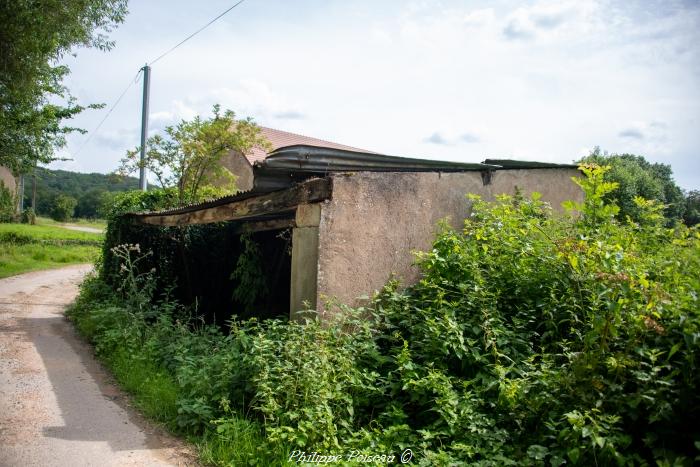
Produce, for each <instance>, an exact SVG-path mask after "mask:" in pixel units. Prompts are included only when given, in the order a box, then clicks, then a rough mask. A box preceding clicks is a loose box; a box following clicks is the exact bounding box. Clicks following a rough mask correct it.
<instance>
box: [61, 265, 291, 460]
mask: <svg viewBox="0 0 700 467" xmlns="http://www.w3.org/2000/svg"><path fill="white" fill-rule="evenodd" d="M81 289H82V292H81V295H80V296H79V297H78V300H77V301H76V302H75V303H74V304H73V305H71V306H70V307H69V308H68V310H67V312H66V315H67V316H68V318H69V319H70V320H71V321H73V322H74V324H75V326H76V328H77V330H78V332H79V333H80V334H81V335H82V336H83V337H84V338H85V339H86V340H88V341H89V342H91V343H92V344H93V345H94V346H95V354H96V356H97V358H98V359H99V360H100V361H102V362H103V363H104V364H105V366H106V367H107V368H108V369H109V370H110V371H111V373H112V374H113V375H114V378H115V380H116V381H117V383H118V385H119V386H120V387H121V388H122V389H123V390H124V391H125V392H126V393H128V394H129V395H130V398H131V401H132V402H133V404H134V406H135V407H136V408H137V409H138V410H139V411H140V412H141V413H142V414H143V415H144V416H146V417H147V418H148V419H150V420H152V421H154V422H156V423H157V424H158V425H160V426H162V427H163V428H165V429H166V430H167V431H169V432H170V433H172V434H173V435H175V436H179V437H184V438H185V439H187V440H188V441H189V442H190V443H192V444H194V445H195V446H196V448H197V451H198V453H199V457H200V460H201V461H202V462H203V463H204V464H206V465H215V466H222V467H223V466H238V465H261V466H268V465H279V466H286V465H291V463H290V462H289V461H288V456H289V450H288V449H287V448H286V446H283V445H278V446H277V449H275V450H274V451H273V452H271V451H270V450H269V449H267V450H266V449H261V447H263V446H265V444H266V443H265V435H264V429H263V427H262V425H261V424H260V423H259V422H257V421H255V420H249V419H246V418H245V417H244V416H243V415H242V414H239V413H237V412H234V411H232V410H228V409H227V410H226V415H225V416H223V417H220V418H216V419H214V420H211V422H210V423H209V424H208V425H207V426H206V427H204V429H202V430H199V429H195V430H194V431H193V429H192V427H191V425H189V424H183V423H182V419H183V409H184V408H185V407H183V401H184V400H187V397H188V394H187V393H186V389H185V388H184V387H183V385H182V384H180V383H181V382H179V381H178V379H177V376H176V375H175V374H173V372H171V371H168V370H167V369H166V368H165V367H164V366H163V365H162V364H160V363H158V360H159V355H158V353H159V352H158V350H156V349H158V348H162V347H164V346H167V345H172V342H171V339H172V338H173V337H174V336H172V335H170V336H169V337H165V336H166V334H167V333H166V334H160V333H159V332H155V331H154V329H153V328H152V327H151V326H145V327H144V326H143V325H142V324H143V323H141V324H138V323H139V320H134V315H133V314H132V313H131V312H129V311H128V310H127V309H126V308H124V306H123V304H122V303H120V300H116V301H115V298H116V295H115V294H114V291H113V290H112V289H111V288H110V287H108V286H106V284H104V283H103V282H101V281H100V280H98V279H96V278H95V277H91V278H88V279H87V280H86V281H85V282H84V283H83V285H82V286H81ZM183 357H185V356H183ZM185 358H187V357H185Z"/></svg>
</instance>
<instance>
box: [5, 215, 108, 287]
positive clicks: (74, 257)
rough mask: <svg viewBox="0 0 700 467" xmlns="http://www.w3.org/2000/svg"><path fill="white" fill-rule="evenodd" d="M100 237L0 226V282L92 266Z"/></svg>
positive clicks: (49, 228) (44, 227)
mask: <svg viewBox="0 0 700 467" xmlns="http://www.w3.org/2000/svg"><path fill="white" fill-rule="evenodd" d="M102 239H103V235H102V234H94V233H88V232H77V231H74V230H68V229H64V228H61V227H58V226H55V227H54V226H47V225H26V224H0V278H2V277H8V276H14V275H15V274H21V273H23V272H29V271H35V270H39V269H49V268H57V267H61V266H66V265H68V264H74V263H90V262H93V261H94V260H95V259H96V258H97V257H98V255H99V254H100V246H101V244H102Z"/></svg>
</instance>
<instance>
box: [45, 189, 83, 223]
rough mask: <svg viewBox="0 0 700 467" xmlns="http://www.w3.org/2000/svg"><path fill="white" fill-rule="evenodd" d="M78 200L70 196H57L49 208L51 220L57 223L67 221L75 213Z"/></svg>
mask: <svg viewBox="0 0 700 467" xmlns="http://www.w3.org/2000/svg"><path fill="white" fill-rule="evenodd" d="M77 204H78V200H77V199H75V198H73V197H72V196H66V195H57V196H56V197H55V198H54V200H53V206H52V208H51V219H53V220H55V221H59V222H66V221H69V220H70V219H71V218H72V217H73V213H74V212H75V206H77Z"/></svg>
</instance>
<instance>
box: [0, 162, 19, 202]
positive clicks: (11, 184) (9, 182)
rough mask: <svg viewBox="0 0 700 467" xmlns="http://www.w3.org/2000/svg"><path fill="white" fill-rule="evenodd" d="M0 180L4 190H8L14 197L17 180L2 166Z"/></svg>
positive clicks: (0, 166)
mask: <svg viewBox="0 0 700 467" xmlns="http://www.w3.org/2000/svg"><path fill="white" fill-rule="evenodd" d="M0 180H2V182H3V183H4V184H5V188H7V189H8V190H10V193H12V194H13V195H14V194H15V192H16V191H17V180H16V179H15V176H14V175H12V172H11V171H10V169H8V168H7V167H5V166H2V165H0Z"/></svg>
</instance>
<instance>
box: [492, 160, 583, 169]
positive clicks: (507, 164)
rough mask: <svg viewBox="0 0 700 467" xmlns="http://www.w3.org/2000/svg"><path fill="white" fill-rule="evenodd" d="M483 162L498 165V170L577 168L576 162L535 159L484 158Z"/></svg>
mask: <svg viewBox="0 0 700 467" xmlns="http://www.w3.org/2000/svg"><path fill="white" fill-rule="evenodd" d="M483 163H484V164H493V165H498V166H499V167H500V168H499V169H498V170H516V169H577V168H578V165H576V164H560V163H557V162H537V161H519V160H515V159H485V160H484V162H483Z"/></svg>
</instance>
